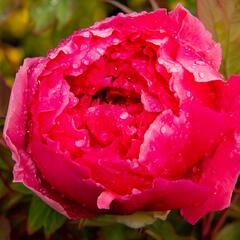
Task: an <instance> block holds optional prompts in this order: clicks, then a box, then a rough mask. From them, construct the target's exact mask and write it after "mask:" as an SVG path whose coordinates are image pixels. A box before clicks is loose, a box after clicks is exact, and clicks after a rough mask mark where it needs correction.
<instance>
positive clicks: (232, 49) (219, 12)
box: [197, 0, 240, 77]
mask: <svg viewBox="0 0 240 240" xmlns="http://www.w3.org/2000/svg"><path fill="white" fill-rule="evenodd" d="M197 13H198V17H199V18H200V20H201V21H202V22H203V23H204V25H205V26H206V28H207V29H208V30H209V31H210V32H211V33H212V34H213V37H214V39H215V40H216V41H218V42H220V44H221V46H222V55H223V59H222V60H223V61H222V66H221V70H222V73H223V74H224V75H225V77H229V76H230V75H231V74H233V73H240V64H239V59H240V51H239V44H240V0H230V1H229V0H211V1H209V0H198V1H197Z"/></svg>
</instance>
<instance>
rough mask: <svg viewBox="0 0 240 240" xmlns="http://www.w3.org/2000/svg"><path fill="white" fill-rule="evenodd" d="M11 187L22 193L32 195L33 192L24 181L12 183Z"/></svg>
mask: <svg viewBox="0 0 240 240" xmlns="http://www.w3.org/2000/svg"><path fill="white" fill-rule="evenodd" d="M11 188H12V189H13V190H14V191H16V192H19V193H22V194H24V195H32V194H33V192H32V191H31V190H29V189H28V188H26V187H25V186H24V185H23V184H22V183H12V184H11Z"/></svg>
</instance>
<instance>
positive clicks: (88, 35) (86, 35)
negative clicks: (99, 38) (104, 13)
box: [81, 32, 90, 38]
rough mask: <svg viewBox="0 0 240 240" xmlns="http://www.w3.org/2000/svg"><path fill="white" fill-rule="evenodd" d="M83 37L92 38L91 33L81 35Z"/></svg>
mask: <svg viewBox="0 0 240 240" xmlns="http://www.w3.org/2000/svg"><path fill="white" fill-rule="evenodd" d="M81 36H83V37H86V38H88V37H90V33H89V32H83V33H81Z"/></svg>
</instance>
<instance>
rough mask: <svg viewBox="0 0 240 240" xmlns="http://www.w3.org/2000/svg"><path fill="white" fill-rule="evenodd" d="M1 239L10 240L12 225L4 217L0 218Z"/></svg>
mask: <svg viewBox="0 0 240 240" xmlns="http://www.w3.org/2000/svg"><path fill="white" fill-rule="evenodd" d="M0 239H1V240H10V223H9V221H8V220H7V219H6V218H5V217H3V216H0Z"/></svg>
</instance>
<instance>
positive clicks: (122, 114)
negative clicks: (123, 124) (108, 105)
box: [120, 112, 128, 120]
mask: <svg viewBox="0 0 240 240" xmlns="http://www.w3.org/2000/svg"><path fill="white" fill-rule="evenodd" d="M120 118H121V119H123V120H124V119H127V118H128V113H127V112H123V113H121V115H120Z"/></svg>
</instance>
